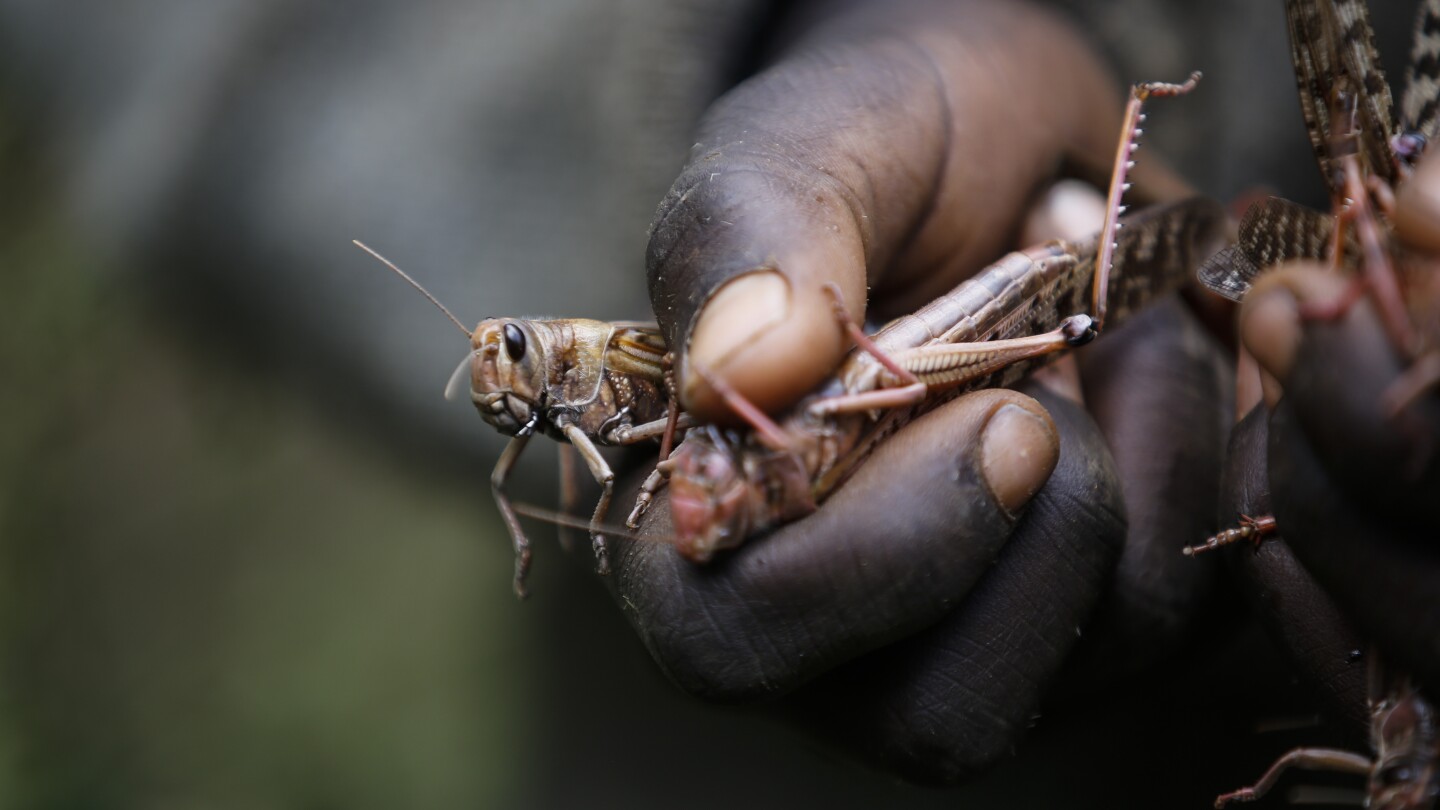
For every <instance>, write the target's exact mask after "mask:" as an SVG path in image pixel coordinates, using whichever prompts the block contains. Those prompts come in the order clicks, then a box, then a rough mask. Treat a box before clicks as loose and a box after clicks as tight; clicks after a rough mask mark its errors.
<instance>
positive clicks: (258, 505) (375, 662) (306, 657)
mask: <svg viewBox="0 0 1440 810" xmlns="http://www.w3.org/2000/svg"><path fill="white" fill-rule="evenodd" d="M32 158H33V151H32V150H28V149H26V145H25V144H24V143H23V142H22V140H21V138H20V137H19V135H18V129H17V128H16V127H15V126H14V125H13V120H12V118H10V117H7V116H6V115H5V107H4V104H3V99H0V176H4V177H5V178H7V180H6V186H7V191H8V193H7V194H6V195H4V197H3V198H0V267H3V268H4V272H3V273H0V379H3V380H4V383H3V388H4V391H5V394H4V395H3V396H0V555H3V557H0V559H3V562H0V650H3V655H0V807H47V808H49V807H62V808H63V807H86V808H97V807H98V808H103V807H158V806H185V807H237V808H238V807H347V808H364V807H377V808H380V807H385V808H389V807H439V806H482V805H483V806H497V805H505V804H507V801H506V800H505V797H506V796H508V795H510V794H511V791H512V789H513V782H514V780H513V777H511V776H510V774H512V773H514V772H515V769H514V764H515V762H514V761H515V759H516V758H517V757H518V756H519V755H520V753H519V752H521V751H523V749H524V748H525V747H526V739H525V736H524V731H523V725H522V723H521V722H520V718H519V708H518V707H519V706H521V705H524V704H525V702H526V697H527V695H526V691H527V690H526V683H527V678H526V675H527V672H526V670H525V666H526V662H527V660H528V659H527V658H526V657H525V656H524V655H521V654H517V652H518V646H517V645H519V643H520V641H519V639H518V638H517V632H516V631H515V630H514V629H513V627H514V624H513V622H512V621H511V618H512V617H513V614H514V610H515V605H514V602H513V598H512V597H511V596H510V593H509V588H508V571H509V567H510V556H509V549H508V544H507V543H505V542H504V540H503V539H502V538H501V537H499V536H495V535H494V534H493V532H494V531H495V529H494V527H495V525H496V523H495V521H493V520H489V519H487V520H485V521H484V522H483V523H482V520H481V519H482V518H488V517H489V516H488V513H487V511H485V510H481V509H476V508H475V506H474V504H475V499H476V493H475V490H474V489H473V488H467V489H463V490H462V489H461V488H460V487H459V486H457V485H455V484H454V483H451V482H443V481H435V480H425V478H424V476H423V475H420V476H417V475H414V474H405V472H404V471H403V470H401V469H398V468H397V465H396V464H394V463H391V462H392V461H393V460H392V459H387V458H385V457H383V454H382V453H381V451H378V450H375V449H373V447H371V446H369V445H361V444H359V443H358V439H357V438H355V437H354V436H353V435H351V434H345V433H342V432H341V431H340V430H339V429H337V428H335V427H333V426H332V425H330V424H328V422H327V419H326V418H325V415H324V414H322V413H318V412H316V411H315V407H316V406H314V405H313V404H310V403H309V402H308V401H306V400H302V399H301V398H299V397H297V396H295V395H293V394H291V393H290V392H287V391H285V390H283V389H281V387H280V386H279V385H278V384H276V383H275V382H266V381H265V380H257V379H253V378H250V377H244V376H242V375H241V374H240V373H239V372H238V371H236V370H234V369H231V368H228V367H224V366H223V364H217V363H215V362H214V361H213V360H208V361H207V358H206V355H205V353H204V349H203V348H202V347H197V346H195V345H192V344H193V343H194V341H193V340H191V338H190V337H187V336H186V335H185V334H183V333H181V332H180V331H178V330H176V329H175V328H174V327H173V321H172V320H171V319H167V317H166V316H165V313H164V312H163V311H162V310H163V307H164V306H165V305H164V304H162V303H161V302H159V301H157V300H156V299H154V298H151V297H150V296H149V295H148V294H146V293H145V292H142V288H141V286H140V285H138V284H136V283H134V281H135V277H134V276H133V275H130V274H127V273H126V272H125V268H118V267H113V266H110V265H111V264H113V262H109V261H107V259H106V257H104V256H97V255H91V254H90V253H87V250H86V248H85V246H83V245H81V244H78V243H77V242H76V241H75V240H74V238H73V235H72V234H71V233H68V232H67V227H66V222H65V216H64V213H63V212H62V211H61V210H60V205H59V203H58V201H57V199H56V198H55V197H54V195H49V196H47V195H46V194H45V192H44V191H43V190H45V189H49V188H51V187H52V184H49V183H47V182H46V181H47V180H48V179H49V178H47V177H46V176H45V175H46V171H45V168H44V167H43V166H41V165H38V164H37V163H35V162H33V160H32ZM202 342H203V341H202ZM486 509H487V510H488V507H486ZM487 532H489V533H490V534H487ZM477 572H478V573H477ZM480 581H485V582H490V583H492V584H494V585H495V587H480V586H479V584H478V583H479V582H480Z"/></svg>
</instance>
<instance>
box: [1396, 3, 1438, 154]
mask: <svg viewBox="0 0 1440 810" xmlns="http://www.w3.org/2000/svg"><path fill="white" fill-rule="evenodd" d="M1400 116H1401V121H1402V124H1401V126H1402V127H1403V129H1404V130H1405V131H1406V132H1414V133H1419V134H1420V135H1422V136H1424V137H1425V140H1427V141H1433V140H1435V135H1436V130H1437V128H1440V0H1425V2H1423V3H1421V4H1420V11H1419V13H1418V14H1417V15H1416V18H1415V42H1414V44H1413V45H1412V47H1411V49H1410V73H1409V75H1407V76H1406V77H1405V94H1404V95H1403V96H1402V97H1401V103H1400Z"/></svg>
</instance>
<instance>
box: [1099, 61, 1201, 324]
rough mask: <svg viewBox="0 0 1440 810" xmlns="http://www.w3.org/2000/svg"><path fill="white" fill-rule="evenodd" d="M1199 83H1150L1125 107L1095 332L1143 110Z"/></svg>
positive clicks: (1103, 241) (1104, 232) (1195, 76)
mask: <svg viewBox="0 0 1440 810" xmlns="http://www.w3.org/2000/svg"><path fill="white" fill-rule="evenodd" d="M1199 81H1200V71H1198V70H1197V71H1195V72H1194V73H1191V74H1190V78H1189V79H1187V80H1186V81H1185V82H1184V83H1183V84H1167V83H1165V82H1147V83H1142V84H1137V85H1135V86H1134V87H1132V88H1131V89H1130V101H1129V102H1128V103H1127V104H1126V105H1125V118H1124V120H1123V121H1122V122H1121V124H1120V145H1119V146H1118V147H1117V148H1116V150H1115V169H1114V171H1113V172H1112V173H1111V175H1110V193H1109V194H1107V195H1106V199H1105V225H1104V227H1102V228H1101V229H1100V251H1099V255H1097V256H1096V257H1095V281H1094V283H1093V285H1092V287H1091V299H1090V311H1091V312H1093V313H1095V315H1094V317H1095V331H1096V332H1099V331H1100V330H1101V329H1103V328H1104V327H1105V310H1106V307H1107V305H1108V303H1109V299H1110V271H1111V266H1112V265H1113V264H1114V262H1115V248H1116V246H1117V242H1116V239H1115V232H1116V231H1118V230H1120V215H1121V214H1123V213H1125V206H1123V205H1121V204H1120V201H1121V197H1123V196H1125V190H1126V189H1128V188H1130V183H1129V182H1128V178H1129V176H1130V169H1132V168H1133V167H1134V166H1135V150H1137V149H1139V148H1140V135H1141V134H1142V133H1143V132H1144V130H1142V129H1141V128H1140V125H1141V124H1143V123H1144V122H1145V116H1144V114H1143V113H1142V112H1141V109H1142V108H1143V107H1144V105H1145V101H1146V100H1147V99H1151V98H1166V97H1169V96H1179V95H1184V94H1185V93H1188V92H1190V91H1191V90H1194V89H1195V85H1196V84H1197V83H1199Z"/></svg>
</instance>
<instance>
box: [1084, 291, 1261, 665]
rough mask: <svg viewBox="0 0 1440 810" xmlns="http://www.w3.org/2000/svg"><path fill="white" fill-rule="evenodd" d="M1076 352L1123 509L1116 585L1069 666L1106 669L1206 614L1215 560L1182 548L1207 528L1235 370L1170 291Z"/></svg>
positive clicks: (1141, 660)
mask: <svg viewBox="0 0 1440 810" xmlns="http://www.w3.org/2000/svg"><path fill="white" fill-rule="evenodd" d="M1080 363H1081V379H1082V381H1083V382H1084V385H1085V401H1086V402H1087V403H1089V406H1090V411H1091V413H1092V414H1094V416H1095V421H1096V423H1097V424H1098V425H1099V426H1100V430H1101V432H1102V433H1103V434H1104V436H1105V440H1106V442H1107V444H1108V446H1109V447H1110V450H1111V452H1112V453H1113V454H1114V458H1115V465H1116V467H1117V469H1118V470H1119V472H1120V480H1121V483H1122V487H1123V489H1124V492H1125V504H1126V508H1127V510H1128V514H1129V518H1130V527H1129V536H1128V538H1127V540H1126V543H1125V551H1124V553H1123V554H1122V555H1121V558H1120V562H1119V565H1118V566H1117V567H1116V570H1115V583H1114V586H1113V587H1112V588H1111V589H1110V592H1109V593H1108V594H1107V596H1106V601H1105V604H1104V605H1103V606H1102V608H1101V615H1100V618H1099V619H1097V622H1096V628H1095V632H1094V633H1092V634H1091V636H1090V638H1089V639H1087V642H1086V645H1085V647H1086V649H1085V650H1084V652H1083V658H1082V660H1081V661H1079V662H1077V668H1078V671H1079V672H1081V673H1083V676H1077V677H1081V678H1082V679H1090V678H1095V679H1103V678H1107V677H1112V676H1114V675H1115V674H1117V673H1120V672H1124V671H1127V670H1130V669H1132V668H1134V667H1138V666H1141V665H1144V664H1145V663H1148V662H1151V661H1153V660H1155V659H1156V658H1158V657H1162V656H1164V655H1166V654H1169V653H1172V652H1174V651H1175V650H1177V649H1178V648H1179V647H1180V646H1181V645H1182V644H1184V643H1185V642H1186V641H1187V639H1188V631H1189V630H1190V629H1191V628H1193V627H1194V626H1195V622H1197V621H1201V620H1204V618H1205V614H1204V607H1205V605H1206V603H1207V600H1208V599H1209V598H1210V597H1211V596H1213V586H1214V584H1215V582H1216V576H1217V575H1218V573H1219V567H1218V563H1217V561H1215V560H1213V559H1212V560H1207V559H1204V558H1201V559H1191V558H1188V557H1185V556H1183V555H1182V554H1181V553H1180V550H1181V548H1182V547H1184V546H1186V545H1188V544H1192V543H1197V542H1199V541H1200V540H1202V539H1203V538H1205V537H1206V536H1208V535H1210V534H1211V533H1213V531H1214V528H1215V502H1216V497H1217V495H1218V492H1217V488H1218V481H1219V479H1220V468H1221V467H1220V465H1221V458H1222V457H1223V453H1224V448H1225V440H1226V437H1227V436H1228V435H1229V430H1230V424H1231V422H1232V419H1233V417H1232V412H1231V406H1230V402H1231V400H1232V397H1233V393H1232V389H1231V382H1232V379H1233V374H1234V372H1233V370H1232V369H1231V367H1230V364H1229V362H1228V361H1227V360H1226V359H1225V357H1224V355H1223V352H1222V350H1221V348H1220V346H1219V344H1218V343H1216V342H1215V341H1214V340H1213V339H1212V338H1211V337H1210V336H1209V334H1208V333H1207V332H1206V330H1205V328H1204V327H1203V326H1202V325H1201V324H1200V323H1199V322H1198V321H1197V320H1196V319H1195V318H1194V316H1192V315H1191V314H1190V312H1189V310H1188V309H1186V307H1185V305H1184V304H1183V303H1182V302H1181V301H1180V299H1179V298H1178V297H1176V296H1170V297H1168V298H1166V299H1165V300H1163V301H1161V302H1159V303H1157V304H1156V305H1155V306H1152V307H1150V308H1149V309H1147V310H1145V311H1144V312H1142V313H1140V314H1139V315H1137V316H1135V317H1134V319H1133V320H1131V321H1130V322H1128V323H1126V324H1125V325H1124V326H1122V327H1120V328H1118V329H1116V330H1114V331H1113V332H1111V333H1110V334H1108V335H1106V336H1105V338H1104V339H1103V340H1100V341H1097V342H1096V343H1095V345H1094V346H1092V347H1090V348H1087V349H1086V350H1085V351H1083V352H1082V353H1081V358H1080Z"/></svg>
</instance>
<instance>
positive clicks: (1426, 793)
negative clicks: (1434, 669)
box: [1215, 651, 1440, 810]
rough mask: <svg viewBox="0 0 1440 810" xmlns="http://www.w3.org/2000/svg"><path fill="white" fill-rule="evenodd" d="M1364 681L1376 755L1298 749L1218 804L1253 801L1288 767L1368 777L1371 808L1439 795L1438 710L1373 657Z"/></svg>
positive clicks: (1413, 804)
mask: <svg viewBox="0 0 1440 810" xmlns="http://www.w3.org/2000/svg"><path fill="white" fill-rule="evenodd" d="M1366 685H1367V689H1368V692H1369V694H1368V695H1367V698H1366V700H1367V704H1368V706H1369V708H1370V729H1369V731H1370V745H1371V747H1372V748H1373V749H1374V754H1373V756H1367V755H1365V754H1360V753H1356V752H1353V751H1344V750H1339V749H1334V748H1296V749H1293V750H1291V751H1289V752H1287V753H1286V754H1285V755H1284V756H1282V757H1280V758H1279V759H1278V760H1276V761H1275V764H1273V765H1271V766H1270V768H1269V769H1268V770H1266V771H1265V773H1264V774H1263V775H1261V777H1260V778H1259V779H1258V780H1257V781H1256V782H1255V784H1253V785H1250V786H1248V787H1243V788H1240V789H1239V790H1235V791H1232V792H1230V793H1226V794H1223V795H1221V796H1219V797H1217V798H1216V799H1215V807H1216V808H1221V807H1224V806H1226V805H1227V804H1230V803H1231V802H1253V801H1255V800H1257V799H1259V798H1261V797H1262V796H1264V795H1265V794H1266V793H1268V792H1269V791H1270V789H1271V788H1273V787H1275V784H1276V783H1277V782H1278V781H1279V780H1280V777H1281V775H1283V774H1284V773H1285V772H1286V771H1287V770H1289V769H1291V768H1301V769H1305V770H1320V771H1335V772H1339V773H1349V774H1355V775H1357V776H1364V777H1366V786H1365V804H1364V806H1365V807H1367V808H1369V810H1422V808H1433V807H1434V806H1435V804H1436V801H1437V799H1440V714H1437V713H1436V710H1435V705H1434V704H1433V703H1431V702H1430V700H1429V699H1428V698H1426V697H1425V696H1424V695H1423V694H1421V693H1420V691H1419V690H1418V689H1416V688H1415V685H1414V683H1413V682H1412V681H1411V680H1410V678H1409V677H1408V676H1406V675H1404V674H1401V673H1394V672H1387V671H1386V669H1385V667H1384V665H1383V664H1382V663H1381V661H1380V658H1379V656H1378V655H1375V654H1374V653H1373V651H1372V654H1371V655H1370V656H1369V660H1368V662H1367V670H1366Z"/></svg>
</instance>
